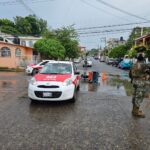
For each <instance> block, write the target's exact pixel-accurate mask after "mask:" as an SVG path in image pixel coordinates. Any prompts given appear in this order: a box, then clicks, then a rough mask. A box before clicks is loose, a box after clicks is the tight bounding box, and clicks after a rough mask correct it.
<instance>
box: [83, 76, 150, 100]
mask: <svg viewBox="0 0 150 150" xmlns="http://www.w3.org/2000/svg"><path fill="white" fill-rule="evenodd" d="M80 91H81V92H104V93H110V94H112V95H118V96H132V93H133V87H132V84H131V82H130V79H129V78H128V76H127V75H126V74H123V75H120V76H119V75H117V76H116V75H109V76H107V79H106V80H105V81H102V79H101V77H100V78H99V84H92V83H88V82H86V81H82V84H81V88H80ZM145 97H146V98H149V99H150V90H149V88H148V89H147V92H146V95H145Z"/></svg>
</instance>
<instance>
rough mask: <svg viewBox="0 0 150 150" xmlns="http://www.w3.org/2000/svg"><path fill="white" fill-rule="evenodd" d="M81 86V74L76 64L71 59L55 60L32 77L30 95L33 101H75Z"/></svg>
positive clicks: (29, 88) (29, 87)
mask: <svg viewBox="0 0 150 150" xmlns="http://www.w3.org/2000/svg"><path fill="white" fill-rule="evenodd" d="M79 87H80V75H79V72H77V69H76V67H75V66H74V64H73V63H72V62H69V61H53V62H49V63H47V64H46V65H45V66H44V67H43V68H42V69H41V70H40V72H39V73H38V74H36V75H35V76H34V77H32V78H31V80H30V82H29V86H28V97H29V98H30V99H31V101H36V100H38V101H63V100H72V101H73V102H75V100H76V98H77V90H78V89H79Z"/></svg>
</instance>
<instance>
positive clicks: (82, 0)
mask: <svg viewBox="0 0 150 150" xmlns="http://www.w3.org/2000/svg"><path fill="white" fill-rule="evenodd" d="M80 1H81V2H83V3H84V4H86V5H89V6H90V7H93V8H95V9H97V10H99V11H101V12H104V13H106V14H108V15H111V16H113V17H117V18H120V19H122V20H127V21H129V19H123V18H122V17H120V16H117V15H115V14H113V13H110V12H108V11H106V10H105V9H102V8H99V7H97V6H95V5H92V4H91V3H89V2H87V1H85V0H80Z"/></svg>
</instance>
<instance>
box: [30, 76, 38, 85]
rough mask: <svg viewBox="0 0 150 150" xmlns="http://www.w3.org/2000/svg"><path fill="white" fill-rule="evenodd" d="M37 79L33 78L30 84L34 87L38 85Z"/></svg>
mask: <svg viewBox="0 0 150 150" xmlns="http://www.w3.org/2000/svg"><path fill="white" fill-rule="evenodd" d="M36 82H37V81H36V79H35V78H34V77H33V78H31V80H30V84H32V85H36Z"/></svg>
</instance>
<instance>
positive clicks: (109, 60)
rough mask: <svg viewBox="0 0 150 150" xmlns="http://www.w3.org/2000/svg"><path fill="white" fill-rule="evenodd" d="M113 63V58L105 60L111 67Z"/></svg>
mask: <svg viewBox="0 0 150 150" xmlns="http://www.w3.org/2000/svg"><path fill="white" fill-rule="evenodd" d="M114 62H115V59H114V58H108V60H107V64H108V65H113V63H114Z"/></svg>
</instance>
